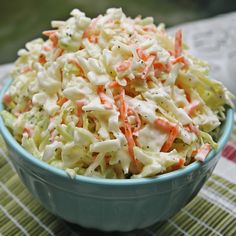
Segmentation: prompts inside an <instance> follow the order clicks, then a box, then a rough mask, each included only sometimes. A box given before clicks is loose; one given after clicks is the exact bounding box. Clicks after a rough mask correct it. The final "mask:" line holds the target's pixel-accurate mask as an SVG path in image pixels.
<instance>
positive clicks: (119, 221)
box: [0, 82, 234, 231]
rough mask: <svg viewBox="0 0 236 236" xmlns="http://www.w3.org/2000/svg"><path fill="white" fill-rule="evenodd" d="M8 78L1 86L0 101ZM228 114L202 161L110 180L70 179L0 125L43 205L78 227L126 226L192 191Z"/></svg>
mask: <svg viewBox="0 0 236 236" xmlns="http://www.w3.org/2000/svg"><path fill="white" fill-rule="evenodd" d="M9 84H10V82H9V83H8V84H7V85H6V86H5V87H4V88H3V90H2V92H1V95H0V101H2V96H3V94H4V92H5V91H6V90H7V88H8V86H9ZM2 109H3V104H2V102H0V110H2ZM233 114H234V112H233V110H232V109H228V110H227V112H226V121H225V122H224V124H223V125H222V134H221V137H220V139H219V142H218V143H219V147H218V149H217V150H214V151H211V153H210V154H209V156H208V157H207V159H206V161H205V162H204V163H200V162H194V163H192V164H190V165H189V166H187V167H185V168H184V169H181V170H176V171H174V172H171V173H167V174H163V175H160V176H157V177H154V178H143V179H128V180H109V179H99V178H92V177H85V176H76V178H74V179H72V178H71V177H69V176H68V175H67V174H66V173H65V172H64V171H63V170H60V169H57V168H55V167H52V166H50V165H48V164H47V163H44V162H42V161H40V160H38V159H36V158H35V157H33V156H32V155H31V154H30V153H29V152H27V151H26V150H25V149H23V148H22V147H21V145H20V144H18V143H17V142H16V140H15V139H14V137H13V136H12V135H11V133H10V132H9V131H8V129H7V128H6V127H5V125H4V123H3V120H2V119H1V118H0V131H1V134H2V136H3V138H4V140H5V142H6V144H7V146H8V150H9V157H10V159H11V161H12V163H13V165H14V167H15V169H16V171H17V173H18V175H19V177H20V178H21V180H22V182H23V183H24V184H25V186H26V187H27V188H28V190H29V191H30V192H31V193H32V195H33V196H34V197H35V198H36V199H37V200H38V201H39V202H40V203H41V204H42V205H43V206H44V207H45V208H46V209H48V210H49V211H50V212H52V213H53V214H55V215H57V216H59V217H61V218H63V219H65V220H67V221H69V222H72V223H75V224H79V225H80V226H83V227H88V228H94V229H99V230H104V231H116V230H117V231H130V230H133V229H140V228H145V227H147V226H150V225H152V224H154V223H156V222H160V221H165V220H167V219H168V218H170V217H171V216H172V215H174V214H175V213H177V212H178V211H179V210H180V209H181V208H182V207H184V206H185V205H186V204H187V203H188V202H189V201H191V200H192V199H193V197H194V196H196V194H197V193H198V192H199V190H200V189H201V187H202V186H203V184H204V183H205V182H206V180H207V179H208V178H209V176H210V175H211V173H212V171H213V169H214V167H215V165H216V163H217V161H218V159H219V156H220V151H221V150H222V148H223V147H224V145H225V144H226V142H227V140H228V139H229V136H230V133H231V130H232V126H233Z"/></svg>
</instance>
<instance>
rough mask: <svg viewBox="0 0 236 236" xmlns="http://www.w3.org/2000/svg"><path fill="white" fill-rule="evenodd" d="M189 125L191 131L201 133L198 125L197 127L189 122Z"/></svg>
mask: <svg viewBox="0 0 236 236" xmlns="http://www.w3.org/2000/svg"><path fill="white" fill-rule="evenodd" d="M188 127H189V130H190V131H191V132H193V133H195V134H196V135H199V129H198V127H196V126H195V125H193V124H189V125H188Z"/></svg>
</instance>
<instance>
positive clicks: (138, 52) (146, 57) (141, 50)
mask: <svg viewBox="0 0 236 236" xmlns="http://www.w3.org/2000/svg"><path fill="white" fill-rule="evenodd" d="M136 52H137V54H138V57H139V58H140V59H141V60H143V61H146V60H147V59H148V56H147V55H146V54H145V53H144V51H143V49H142V48H140V47H139V48H137V49H136Z"/></svg>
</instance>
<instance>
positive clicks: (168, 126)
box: [154, 117, 176, 133]
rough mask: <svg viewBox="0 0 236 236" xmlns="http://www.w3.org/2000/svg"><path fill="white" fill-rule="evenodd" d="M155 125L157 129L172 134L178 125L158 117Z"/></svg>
mask: <svg viewBox="0 0 236 236" xmlns="http://www.w3.org/2000/svg"><path fill="white" fill-rule="evenodd" d="M154 125H155V127H156V128H157V129H161V130H162V131H164V132H168V133H169V132H170V131H171V130H172V129H173V128H175V127H176V124H174V123H171V122H169V121H168V120H166V119H164V118H161V117H158V118H157V119H156V120H155V121H154Z"/></svg>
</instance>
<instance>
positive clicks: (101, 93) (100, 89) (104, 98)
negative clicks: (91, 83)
mask: <svg viewBox="0 0 236 236" xmlns="http://www.w3.org/2000/svg"><path fill="white" fill-rule="evenodd" d="M97 94H98V96H99V98H100V100H101V103H102V104H103V105H104V106H105V108H107V109H112V108H113V104H112V103H111V102H110V101H109V100H108V98H107V96H106V94H105V93H104V86H103V85H99V86H98V87H97Z"/></svg>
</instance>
